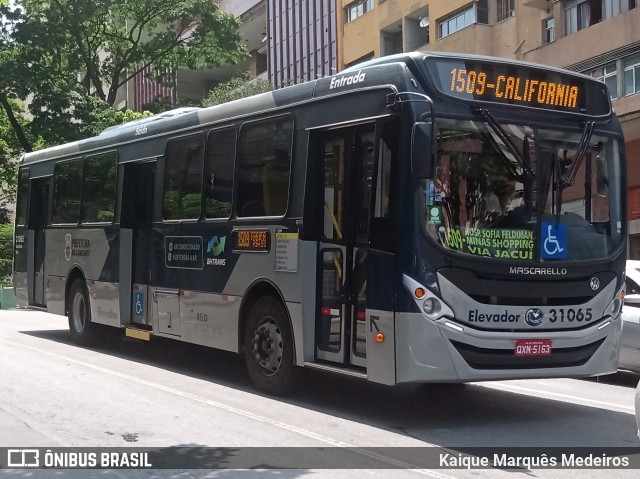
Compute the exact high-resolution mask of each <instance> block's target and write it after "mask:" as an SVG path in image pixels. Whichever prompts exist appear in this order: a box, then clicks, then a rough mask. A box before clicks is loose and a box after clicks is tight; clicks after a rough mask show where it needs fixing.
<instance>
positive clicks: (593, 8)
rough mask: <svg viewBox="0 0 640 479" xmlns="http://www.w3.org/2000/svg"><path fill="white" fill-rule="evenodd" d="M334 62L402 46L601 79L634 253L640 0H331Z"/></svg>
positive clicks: (638, 245) (639, 165)
mask: <svg viewBox="0 0 640 479" xmlns="http://www.w3.org/2000/svg"><path fill="white" fill-rule="evenodd" d="M336 1H337V3H338V5H337V10H338V12H337V21H336V24H337V29H338V39H339V40H338V67H339V69H343V68H345V67H348V66H350V65H353V64H357V63H359V62H361V61H363V60H367V59H369V58H374V57H378V56H384V55H389V54H393V53H399V52H403V51H413V50H424V51H451V52H464V53H473V54H480V55H494V56H500V57H505V58H512V59H519V60H525V61H532V62H536V63H542V64H547V65H551V66H556V67H561V68H567V69H570V70H574V71H578V72H581V73H585V74H587V75H591V76H594V77H596V78H599V79H601V80H602V81H603V82H605V83H606V84H607V86H608V87H609V89H610V92H611V97H612V100H613V107H614V109H615V111H616V113H617V114H618V117H619V119H620V122H621V123H622V128H623V131H624V134H625V143H626V148H627V160H628V175H629V205H628V211H629V221H630V223H629V231H630V242H629V257H630V258H634V259H640V1H638V0H447V1H444V0H336Z"/></svg>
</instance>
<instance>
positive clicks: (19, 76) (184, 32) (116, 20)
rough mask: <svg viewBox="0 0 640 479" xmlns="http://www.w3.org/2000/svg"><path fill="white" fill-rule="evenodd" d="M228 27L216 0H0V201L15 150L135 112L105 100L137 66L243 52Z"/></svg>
mask: <svg viewBox="0 0 640 479" xmlns="http://www.w3.org/2000/svg"><path fill="white" fill-rule="evenodd" d="M238 26H239V22H238V20H237V19H236V18H235V17H234V16H233V15H231V14H228V13H225V12H223V11H221V10H220V9H219V8H218V1H217V0H172V1H171V2H168V1H166V0H125V1H122V0H12V1H11V2H4V1H0V205H1V204H2V200H1V199H2V198H5V199H6V198H8V197H10V196H11V195H12V194H13V192H14V187H15V175H16V168H15V165H16V160H17V158H19V156H20V155H21V154H22V153H23V152H25V151H31V150H35V149H38V148H42V147H44V146H50V145H55V144H60V143H64V142H68V141H74V140H78V139H82V138H86V137H89V136H92V135H96V134H98V133H100V131H102V130H103V129H104V128H106V127H107V126H111V125H114V124H119V123H124V122H126V121H130V120H134V119H137V118H139V117H140V116H144V115H141V114H139V113H135V112H133V111H131V110H126V111H118V110H117V109H116V108H115V107H116V105H117V104H118V103H119V101H120V100H122V99H123V98H122V96H123V95H122V91H123V86H124V85H126V83H127V82H128V81H129V80H131V79H132V78H133V77H134V76H135V75H136V74H138V73H139V72H141V71H143V70H144V69H146V68H147V67H151V68H150V69H151V70H152V71H171V70H172V69H175V68H188V69H201V68H205V67H215V66H220V65H222V64H227V63H234V62H237V61H239V60H241V59H243V58H245V57H246V55H247V53H246V49H245V47H244V45H243V44H242V42H241V39H240V36H239V32H238ZM155 80H156V81H162V77H160V78H156V79H155ZM2 211H3V210H2V209H1V208H0V221H1V220H2V218H3V216H2V214H1V213H2ZM5 219H6V218H5Z"/></svg>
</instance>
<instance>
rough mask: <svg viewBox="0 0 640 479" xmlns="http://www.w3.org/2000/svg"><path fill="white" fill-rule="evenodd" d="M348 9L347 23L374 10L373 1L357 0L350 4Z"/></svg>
mask: <svg viewBox="0 0 640 479" xmlns="http://www.w3.org/2000/svg"><path fill="white" fill-rule="evenodd" d="M346 9H347V22H352V21H354V20H355V19H356V18H358V17H361V16H362V15H364V14H365V13H367V12H368V11H370V10H373V0H357V1H356V2H353V3H350V4H349V5H347V7H346Z"/></svg>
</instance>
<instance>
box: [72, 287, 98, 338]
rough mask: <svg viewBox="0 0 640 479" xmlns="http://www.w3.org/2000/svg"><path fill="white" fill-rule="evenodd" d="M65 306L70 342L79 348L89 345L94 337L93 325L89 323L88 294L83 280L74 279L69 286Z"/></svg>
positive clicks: (89, 307)
mask: <svg viewBox="0 0 640 479" xmlns="http://www.w3.org/2000/svg"><path fill="white" fill-rule="evenodd" d="M67 305H68V308H69V312H68V315H69V331H71V340H72V341H73V342H74V343H76V344H79V345H81V346H84V345H87V344H89V343H90V342H91V341H92V340H93V339H94V336H95V324H93V323H92V322H91V306H90V304H89V293H88V292H87V287H86V285H85V284H84V281H83V280H81V279H76V280H74V282H73V283H72V284H71V289H69V300H68V302H67Z"/></svg>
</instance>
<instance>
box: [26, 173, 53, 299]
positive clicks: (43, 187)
mask: <svg viewBox="0 0 640 479" xmlns="http://www.w3.org/2000/svg"><path fill="white" fill-rule="evenodd" d="M50 182H51V178H50V177H45V178H35V179H32V180H31V188H30V190H29V194H30V198H29V215H28V228H29V233H30V234H33V243H32V244H33V249H32V251H33V266H32V265H31V264H29V265H28V267H27V269H28V276H29V286H28V290H29V292H30V294H29V304H30V305H33V306H40V307H44V306H46V295H45V291H46V288H45V276H46V271H45V251H46V247H45V246H46V245H45V240H46V233H45V228H46V225H47V217H48V214H49V184H50ZM29 256H31V255H29ZM29 263H31V262H30V261H29Z"/></svg>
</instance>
